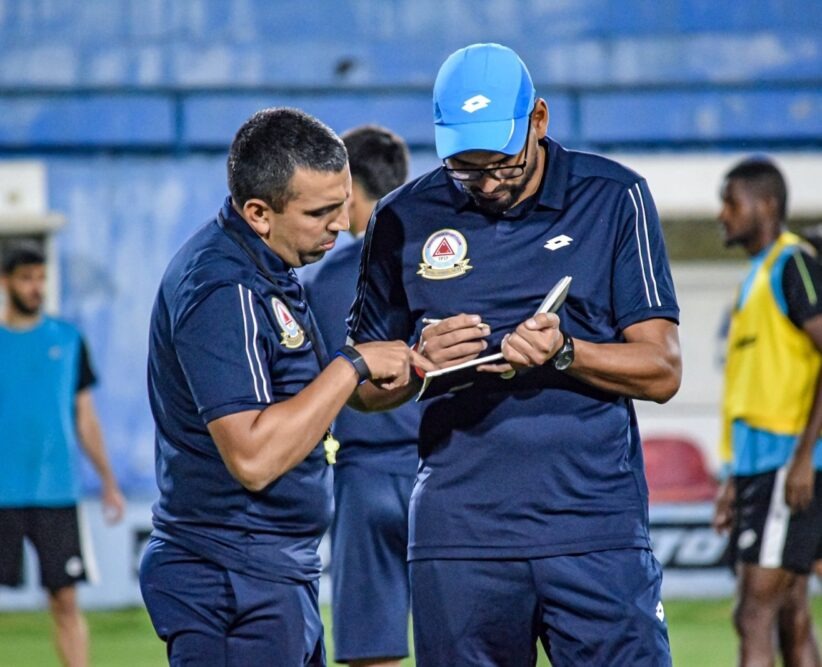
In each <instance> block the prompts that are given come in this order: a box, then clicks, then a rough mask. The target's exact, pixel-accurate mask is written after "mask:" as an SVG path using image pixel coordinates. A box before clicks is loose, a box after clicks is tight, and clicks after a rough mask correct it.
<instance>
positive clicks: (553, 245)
mask: <svg viewBox="0 0 822 667" xmlns="http://www.w3.org/2000/svg"><path fill="white" fill-rule="evenodd" d="M573 240H574V239H572V238H571V237H570V236H566V235H565V234H560V235H559V236H555V237H554V238H552V239H548V241H547V242H546V243H545V245H544V246H543V248H545V249H546V250H550V251H552V252H553V251H554V250H559V249H560V248H564V247H565V246H569V245H571V241H573Z"/></svg>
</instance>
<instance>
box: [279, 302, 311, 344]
mask: <svg viewBox="0 0 822 667" xmlns="http://www.w3.org/2000/svg"><path fill="white" fill-rule="evenodd" d="M271 308H272V309H273V310H274V317H276V318H277V324H279V325H280V333H281V334H282V338H281V339H280V345H282V346H283V347H287V348H288V349H289V350H293V349H295V348H298V347H300V345H302V344H303V343H304V342H305V332H304V331H303V330H302V329H301V328H300V325H299V324H297V320H295V319H294V317H293V316H292V315H291V313H290V312H289V311H288V308H286V307H285V304H284V303H283V302H282V301H280V300H279V299H278V298H277V297H271Z"/></svg>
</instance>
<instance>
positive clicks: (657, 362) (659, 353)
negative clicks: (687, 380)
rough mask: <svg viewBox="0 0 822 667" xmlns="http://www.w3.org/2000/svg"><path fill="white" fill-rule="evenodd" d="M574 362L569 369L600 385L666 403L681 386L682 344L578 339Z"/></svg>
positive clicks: (577, 375)
mask: <svg viewBox="0 0 822 667" xmlns="http://www.w3.org/2000/svg"><path fill="white" fill-rule="evenodd" d="M574 347H575V357H574V363H573V365H572V366H571V367H570V368H569V369H568V370H567V371H565V372H566V373H569V374H570V375H573V376H574V377H576V378H578V379H580V380H582V381H583V382H586V383H587V384H590V385H592V386H594V387H597V388H598V389H604V390H605V391H609V392H613V393H615V394H619V395H621V396H628V397H630V398H637V399H643V400H651V401H656V402H658V403H665V402H666V401H668V400H670V399H671V398H672V397H673V396H674V394H676V392H677V391H678V389H679V385H680V382H681V379H682V363H681V359H680V356H679V346H678V345H676V346H672V345H670V344H667V345H666V344H663V343H659V342H650V341H637V342H625V343H590V342H587V341H582V340H579V339H577V338H575V339H574Z"/></svg>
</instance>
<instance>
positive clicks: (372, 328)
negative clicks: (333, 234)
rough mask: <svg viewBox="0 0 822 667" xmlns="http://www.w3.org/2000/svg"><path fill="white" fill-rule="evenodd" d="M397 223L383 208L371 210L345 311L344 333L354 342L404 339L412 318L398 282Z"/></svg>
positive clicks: (399, 246)
mask: <svg viewBox="0 0 822 667" xmlns="http://www.w3.org/2000/svg"><path fill="white" fill-rule="evenodd" d="M402 238H404V234H403V233H402V229H401V223H400V221H399V220H398V219H397V217H396V215H395V214H394V213H393V212H392V211H391V210H390V209H387V208H383V209H380V208H379V207H378V208H377V210H375V212H374V215H373V216H372V217H371V220H370V222H369V224H368V231H367V232H366V235H365V241H364V245H363V251H362V256H361V259H360V274H359V278H358V280H357V294H356V297H355V299H354V303H353V304H352V306H351V312H350V313H349V315H348V319H347V321H346V322H347V324H348V337H349V338H350V339H351V340H353V341H354V342H356V343H366V342H370V341H375V340H408V339H409V338H410V337H411V335H412V334H413V330H414V322H413V321H412V319H411V313H410V312H409V307H408V299H407V296H406V294H405V287H404V285H403V282H402V243H401V241H400V239H402Z"/></svg>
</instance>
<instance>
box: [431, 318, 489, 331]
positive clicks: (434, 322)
mask: <svg viewBox="0 0 822 667" xmlns="http://www.w3.org/2000/svg"><path fill="white" fill-rule="evenodd" d="M420 322H422V323H423V324H424V325H425V326H428V325H429V324H439V323H440V322H442V320H441V319H439V318H438V317H423V318H422V319H421V320H420ZM477 326H478V327H479V328H480V329H485V328H487V327H488V325H487V324H486V323H485V322H480V323H479V324H478V325H477Z"/></svg>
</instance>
